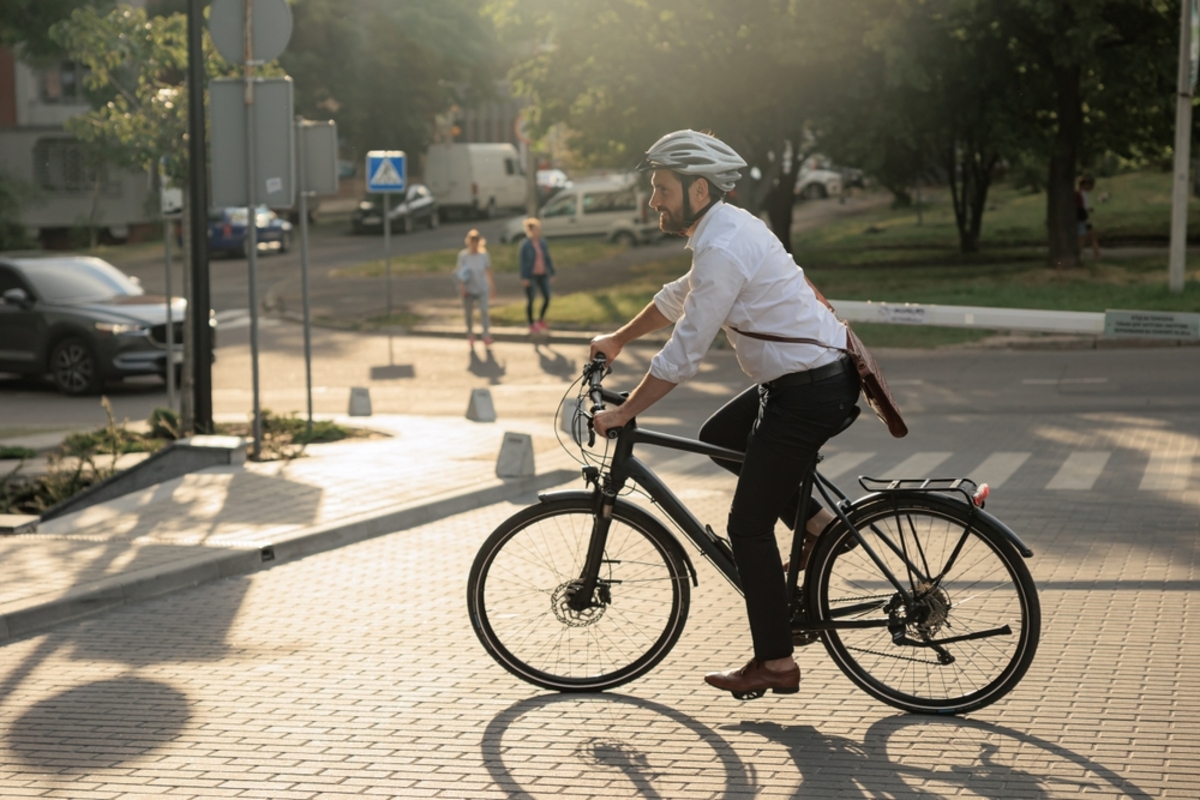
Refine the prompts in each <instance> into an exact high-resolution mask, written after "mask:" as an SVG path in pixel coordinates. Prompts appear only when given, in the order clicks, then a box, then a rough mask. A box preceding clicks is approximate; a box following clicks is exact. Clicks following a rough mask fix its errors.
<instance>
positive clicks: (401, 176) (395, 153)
mask: <svg viewBox="0 0 1200 800" xmlns="http://www.w3.org/2000/svg"><path fill="white" fill-rule="evenodd" d="M407 168H408V163H407V159H406V158H405V156H404V151H403V150H371V151H369V152H368V153H367V191H368V192H376V193H379V194H382V195H383V272H384V276H385V280H386V283H387V320H388V322H389V323H390V322H391V319H392V209H391V202H390V200H391V196H392V195H393V194H396V193H399V192H404V191H405V190H406V189H407V188H408V169H407Z"/></svg>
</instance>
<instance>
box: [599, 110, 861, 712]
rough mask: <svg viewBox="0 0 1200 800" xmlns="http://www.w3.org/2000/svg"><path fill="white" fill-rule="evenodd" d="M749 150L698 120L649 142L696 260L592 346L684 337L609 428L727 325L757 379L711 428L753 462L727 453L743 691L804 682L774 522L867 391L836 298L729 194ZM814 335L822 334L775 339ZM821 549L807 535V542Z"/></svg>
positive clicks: (640, 406) (712, 437)
mask: <svg viewBox="0 0 1200 800" xmlns="http://www.w3.org/2000/svg"><path fill="white" fill-rule="evenodd" d="M745 167H746V162H745V161H744V160H743V159H742V158H741V157H740V156H739V155H738V154H737V153H736V152H734V150H733V149H732V148H730V147H729V146H728V145H726V144H725V143H724V142H722V141H721V140H719V139H717V138H715V137H713V136H710V135H708V134H704V133H698V132H696V131H692V130H683V131H676V132H675V133H671V134H668V135H666V136H664V137H662V138H661V139H659V140H658V141H657V142H655V143H654V145H653V146H652V147H651V148H650V149H649V150H647V151H646V156H645V158H644V159H643V160H642V163H641V164H640V165H639V167H638V169H639V170H640V171H652V173H653V174H652V179H651V184H652V187H653V194H652V195H651V197H650V207H651V208H652V209H654V210H655V211H656V212H658V215H659V227H660V228H661V229H662V230H663V231H664V232H665V233H671V234H676V235H680V236H686V237H688V242H687V247H688V249H689V250H691V251H692V253H693V257H692V266H691V269H690V270H689V271H688V273H687V274H686V275H684V276H683V277H681V278H679V279H678V280H675V281H673V282H671V283H668V284H667V285H665V286H664V287H663V288H662V290H660V291H659V292H658V294H657V295H655V297H654V300H653V301H652V302H651V303H649V304H648V305H647V306H646V307H645V308H644V309H643V310H642V311H641V312H640V313H639V314H638V315H637V316H636V317H634V318H633V319H632V320H631V321H630V322H629V323H627V324H626V325H624V326H623V327H622V328H620V329H619V330H617V331H616V332H614V333H611V334H607V335H605V336H598V337H596V338H595V339H594V340H593V341H592V344H591V355H592V356H593V357H594V356H596V355H597V354H601V353H602V354H603V355H604V356H605V357H606V358H607V359H608V360H609V362H612V361H613V360H614V359H616V357H617V355H618V354H619V353H620V352H621V350H622V348H623V347H624V346H625V345H626V344H628V343H629V342H631V341H633V340H634V339H637V338H639V337H641V336H644V335H646V334H647V333H650V332H652V331H656V330H659V329H660V328H664V327H666V326H668V325H670V324H672V323H674V325H675V329H674V331H673V332H672V334H671V338H670V339H669V340H668V341H667V343H666V345H664V346H663V348H662V350H660V351H659V352H658V354H656V355H655V356H654V358H653V360H652V361H651V364H650V369H649V371H648V372H647V373H646V375H645V376H644V377H643V378H642V380H641V382H640V383H639V384H638V386H637V388H636V389H634V390H633V392H632V393H631V394H630V395H629V398H628V399H627V400H626V401H625V402H624V403H623V404H622V405H621V406H619V407H617V408H613V409H611V410H606V411H603V412H601V413H599V414H597V415H596V417H595V419H594V421H593V423H594V426H595V428H596V430H597V432H599V433H600V434H601V435H603V434H604V433H605V432H606V431H608V430H609V429H613V428H618V427H620V426H622V425H624V424H625V423H626V422H628V421H629V420H630V419H632V418H633V417H635V416H637V415H639V414H641V413H642V412H643V411H645V410H646V409H648V408H649V407H650V406H652V405H653V404H654V403H656V402H657V401H659V400H661V399H662V398H663V397H664V396H666V395H667V394H668V393H669V392H670V391H671V390H672V389H674V388H675V387H676V386H677V385H679V384H680V383H682V382H684V381H686V380H688V379H689V378H691V377H692V376H693V375H695V374H696V372H697V370H698V369H699V367H700V362H701V361H702V360H703V358H704V355H705V353H706V352H707V351H708V348H709V345H711V344H712V341H713V339H714V338H715V337H716V335H717V332H718V331H719V330H721V329H724V330H725V331H726V336H727V337H728V339H729V341H730V343H731V344H732V345H733V347H734V349H735V350H736V352H737V358H738V363H739V364H740V365H741V367H742V370H743V371H744V372H745V373H746V374H747V375H748V376H749V377H750V378H751V379H752V380H753V381H754V383H755V385H754V386H751V387H750V388H749V389H747V390H745V391H744V392H742V393H741V394H739V395H738V396H737V397H735V398H734V399H732V400H730V401H729V402H728V403H726V404H725V405H724V406H723V407H722V408H721V409H720V410H718V411H717V412H716V413H715V414H713V415H712V416H711V417H710V418H709V419H708V420H707V421H706V422H705V423H704V425H703V426H702V427H701V429H700V433H699V438H700V439H701V440H703V441H706V442H709V443H711V444H716V445H720V446H723V447H727V448H730V449H734V450H744V451H745V453H746V457H745V461H744V462H742V463H741V464H736V463H732V462H722V461H718V462H717V463H718V464H720V465H721V466H722V467H724V468H726V469H728V470H730V471H732V472H734V473H735V474H737V475H738V482H737V488H736V490H735V492H734V497H733V504H732V507H731V508H730V512H729V523H728V533H729V540H730V543H731V545H732V548H733V554H734V559H735V561H736V562H737V568H738V575H739V578H740V582H741V585H742V588H743V590H744V592H745V597H746V611H747V615H748V617H749V622H750V634H751V638H752V640H753V644H754V657H753V658H752V659H751V660H750V661H749V662H748V663H747V664H746V665H745V666H744V667H742V668H740V669H736V670H730V671H728V672H714V673H710V674H708V675H706V676H705V678H704V679H705V681H707V682H708V683H709V684H711V685H712V686H716V687H717V688H719V689H722V690H727V691H732V692H751V691H756V690H766V689H771V690H773V691H775V692H777V693H781V694H791V693H794V692H797V691H799V685H800V670H799V667H797V666H796V663H795V661H794V659H793V658H792V649H793V648H792V632H791V625H790V616H789V610H788V605H787V589H786V586H785V580H784V570H783V564H782V560H781V558H780V555H779V548H778V546H777V545H776V541H775V521H776V519H780V518H782V519H783V520H784V522H785V523H786V524H788V525H789V526H791V525H792V524H794V523H795V522H796V517H797V509H798V504H799V500H800V498H799V490H798V488H797V487H799V486H800V484H801V483H802V482H803V480H804V479H805V477H806V476H807V475H808V474H809V473H810V472H811V471H812V470H813V467H814V465H815V463H816V456H817V453H818V452H819V451H820V449H821V446H822V445H824V444H825V442H826V441H827V440H828V439H829V438H830V436H832V435H834V434H835V433H837V432H838V431H839V430H840V429H841V427H842V426H843V424H844V423H845V422H846V420H847V419H848V418H849V417H850V415H851V413H852V409H853V407H854V404H855V402H856V400H857V399H858V393H859V379H858V374H857V372H856V371H855V369H854V367H853V366H852V365H851V364H850V363H849V362H848V360H846V358H845V357H844V356H842V355H841V353H840V352H839V349H838V348H842V347H845V345H846V333H845V329H844V328H843V327H842V325H841V324H840V323H839V322H838V320H837V318H836V317H835V316H834V315H833V312H832V310H831V309H830V308H829V307H828V306H827V305H826V304H825V303H824V302H823V298H821V297H820V295H819V293H818V292H816V290H815V289H814V288H813V287H812V285H811V284H810V283H809V282H808V280H807V279H806V278H805V276H804V272H803V270H801V269H800V268H799V267H798V266H797V265H796V263H795V261H794V260H793V259H792V257H791V255H789V254H788V253H787V251H785V250H784V248H783V245H782V244H781V243H780V241H779V239H778V238H777V237H776V236H775V235H774V234H773V233H772V232H771V231H770V229H768V228H767V226H766V225H765V224H764V223H763V222H762V221H761V220H759V219H758V218H756V217H754V216H753V215H751V214H749V213H747V212H746V211H744V210H742V209H740V208H737V207H736V206H733V205H729V204H727V203H725V202H723V198H724V196H725V195H726V194H727V193H728V192H730V191H731V190H732V189H733V187H734V184H735V183H736V182H737V180H738V179H739V178H740V177H741V172H740V170H742V169H743V168H745ZM764 332H766V333H768V334H769V335H770V336H771V337H786V338H807V339H814V340H817V341H819V342H821V343H822V344H821V345H814V344H795V343H783V342H777V341H769V340H764V339H760V338H756V337H754V336H749V335H747V333H760V334H761V333H764ZM808 507H809V511H810V512H811V513H810V515H809V517H808V520H807V522H806V533H807V536H808V537H810V539H812V538H815V537H816V535H817V534H818V533H820V531H821V530H822V529H823V528H824V527H825V525H826V524H827V523H828V522H829V521H830V520H831V519H832V515H830V514H829V512H828V511H826V510H824V509H822V508H821V507H820V506H819V505H818V504H817V503H816V502H815V501H814V502H810V503H809V506H808ZM809 549H811V541H806V547H805V552H806V553H807V552H808V551H809Z"/></svg>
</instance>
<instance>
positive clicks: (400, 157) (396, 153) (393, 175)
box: [367, 150, 408, 192]
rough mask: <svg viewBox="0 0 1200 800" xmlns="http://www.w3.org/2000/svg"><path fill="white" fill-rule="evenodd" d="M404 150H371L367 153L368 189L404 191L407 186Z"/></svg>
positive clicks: (372, 190) (371, 190) (370, 190)
mask: <svg viewBox="0 0 1200 800" xmlns="http://www.w3.org/2000/svg"><path fill="white" fill-rule="evenodd" d="M407 175H408V173H407V171H406V169H405V158H404V151H403V150H371V151H369V152H368V153H367V191H368V192H403V191H404V190H405V188H407V183H408V181H407Z"/></svg>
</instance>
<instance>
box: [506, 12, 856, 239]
mask: <svg viewBox="0 0 1200 800" xmlns="http://www.w3.org/2000/svg"><path fill="white" fill-rule="evenodd" d="M489 10H490V11H491V12H492V13H493V15H494V16H495V18H496V21H497V27H498V30H499V31H500V33H501V34H502V35H503V36H506V37H520V38H522V39H523V40H525V41H526V42H527V43H528V47H527V51H526V55H525V57H523V58H521V59H520V61H519V63H518V64H517V65H516V67H515V68H514V69H513V71H512V73H511V77H512V78H513V80H514V83H515V85H516V87H517V89H518V91H520V92H521V93H523V94H525V95H527V96H529V97H530V98H532V100H533V101H534V105H535V109H534V113H533V115H532V118H533V122H534V127H535V131H538V132H541V131H545V130H546V129H547V128H548V127H549V126H551V125H553V124H556V123H565V125H566V126H567V127H568V129H569V130H570V131H571V132H572V134H571V135H572V145H573V147H574V148H575V149H576V150H577V152H579V153H580V155H581V156H583V157H584V158H585V159H586V160H588V161H589V162H590V163H593V164H596V165H605V166H613V167H623V168H626V169H628V168H631V167H633V166H634V165H635V164H636V163H637V162H638V160H639V158H640V156H641V153H642V152H643V151H644V150H645V149H646V148H647V147H648V146H649V145H650V144H651V143H653V142H654V141H655V140H656V139H657V138H658V137H659V136H661V135H663V134H664V133H667V132H669V131H672V130H677V129H680V128H694V129H698V130H705V129H707V130H711V131H712V132H713V133H714V134H716V135H717V136H719V137H721V138H722V139H724V140H725V141H727V142H728V143H729V144H730V145H731V146H733V147H734V148H735V149H737V150H738V152H739V153H741V154H742V156H743V157H744V158H745V159H746V160H747V161H748V162H749V163H750V164H751V165H752V166H755V167H758V168H759V171H760V173H761V175H762V177H761V178H760V179H759V180H757V181H756V180H753V179H752V178H750V177H748V176H747V177H744V179H743V181H742V182H741V183H740V184H739V186H738V189H737V198H736V199H737V200H738V202H740V203H742V204H744V205H746V206H748V207H749V208H751V210H754V211H758V210H760V209H761V208H762V207H763V205H764V204H765V205H766V206H767V210H768V213H769V215H770V217H771V219H772V220H773V227H774V228H775V231H776V233H777V234H779V235H780V237H781V238H782V239H783V240H784V242H785V244H787V243H788V231H789V228H790V210H791V206H792V203H793V195H792V187H793V186H794V183H795V172H796V169H797V167H798V165H799V162H800V160H801V156H802V155H803V154H804V153H805V152H807V151H808V150H809V149H810V148H811V144H810V143H811V135H810V134H811V130H810V128H811V125H810V121H811V118H812V115H813V112H814V111H815V110H816V109H817V108H818V107H819V106H821V105H822V104H823V103H827V102H829V98H830V97H831V96H832V95H834V94H835V93H836V91H837V87H836V86H834V85H833V84H832V83H831V81H829V80H828V79H827V77H828V76H829V75H830V74H832V73H831V69H830V65H831V64H833V63H836V60H837V59H836V57H837V55H838V54H839V53H840V52H842V51H843V50H844V49H845V48H846V47H849V46H851V45H852V44H853V39H854V36H855V35H856V34H855V28H854V26H853V25H846V24H839V22H841V21H843V20H842V18H843V16H844V14H845V12H844V11H843V7H842V5H841V4H833V3H820V2H804V1H803V0H795V1H794V2H789V1H788V0H653V1H652V2H634V0H587V1H586V2H575V3H557V2H552V0H496V2H493V3H492V5H491V6H489ZM857 35H861V31H859V32H858V34H857ZM789 155H791V156H794V157H787V156H789Z"/></svg>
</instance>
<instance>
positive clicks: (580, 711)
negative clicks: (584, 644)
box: [480, 694, 759, 800]
mask: <svg viewBox="0 0 1200 800" xmlns="http://www.w3.org/2000/svg"><path fill="white" fill-rule="evenodd" d="M667 742H669V746H665V743H667ZM681 743H683V744H681ZM480 750H481V751H482V755H483V763H484V765H486V766H487V769H488V773H489V774H490V775H491V778H492V780H493V781H494V782H495V784H496V788H498V789H500V790H501V791H503V792H505V793H506V794H507V796H508V797H509V798H512V799H513V800H541V798H551V797H559V796H561V794H560V792H561V787H560V786H557V785H553V784H547V783H544V779H545V776H547V775H553V774H556V773H557V774H563V775H587V776H588V780H589V782H595V783H596V785H601V783H608V784H610V785H611V787H612V788H613V789H614V790H615V788H616V786H617V785H620V784H622V783H627V784H632V787H633V789H634V790H635V791H636V796H638V797H645V798H654V799H655V800H657V799H658V798H671V797H674V796H678V795H677V792H678V789H679V786H680V785H683V784H686V783H690V782H691V780H692V778H693V777H694V774H691V771H693V770H695V769H696V764H698V763H699V764H703V767H702V769H703V770H704V771H705V776H706V778H712V777H715V778H716V781H712V780H706V781H705V787H706V788H711V789H712V790H715V791H714V796H716V797H728V798H732V797H751V796H754V795H755V794H757V793H758V791H759V787H758V786H757V785H756V782H755V777H754V771H753V768H752V767H749V766H747V765H746V764H745V763H744V762H743V761H742V760H741V759H740V758H739V757H738V755H737V753H736V752H734V750H733V748H732V747H730V745H729V744H728V743H727V742H726V741H725V740H724V739H723V738H722V737H721V736H720V735H719V734H718V733H716V732H715V731H714V730H713V729H712V728H710V727H708V726H707V725H705V724H703V723H702V722H699V721H698V720H696V719H694V718H693V717H690V716H688V715H687V714H684V713H683V712H681V711H677V710H675V709H673V708H668V707H667V706H664V705H660V704H658V703H654V702H651V701H649V700H643V699H641V698H637V697H627V696H623V695H616V694H565V695H564V694H553V695H542V696H538V697H531V698H529V699H526V700H522V701H520V702H518V703H516V704H514V705H512V706H509V707H508V708H507V709H505V710H503V711H501V712H500V713H499V714H497V715H496V717H495V718H494V719H493V720H492V721H491V722H490V723H488V726H487V728H486V730H484V733H483V739H482V741H481V742H480ZM680 752H687V753H688V758H687V759H684V760H683V762H682V765H681V761H680V758H679V753H680ZM712 770H716V775H715V776H713V775H712V772H711V771H712ZM722 784H723V787H722V788H721V789H717V787H718V786H721V785H722ZM610 796H616V795H615V794H613V795H610Z"/></svg>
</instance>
